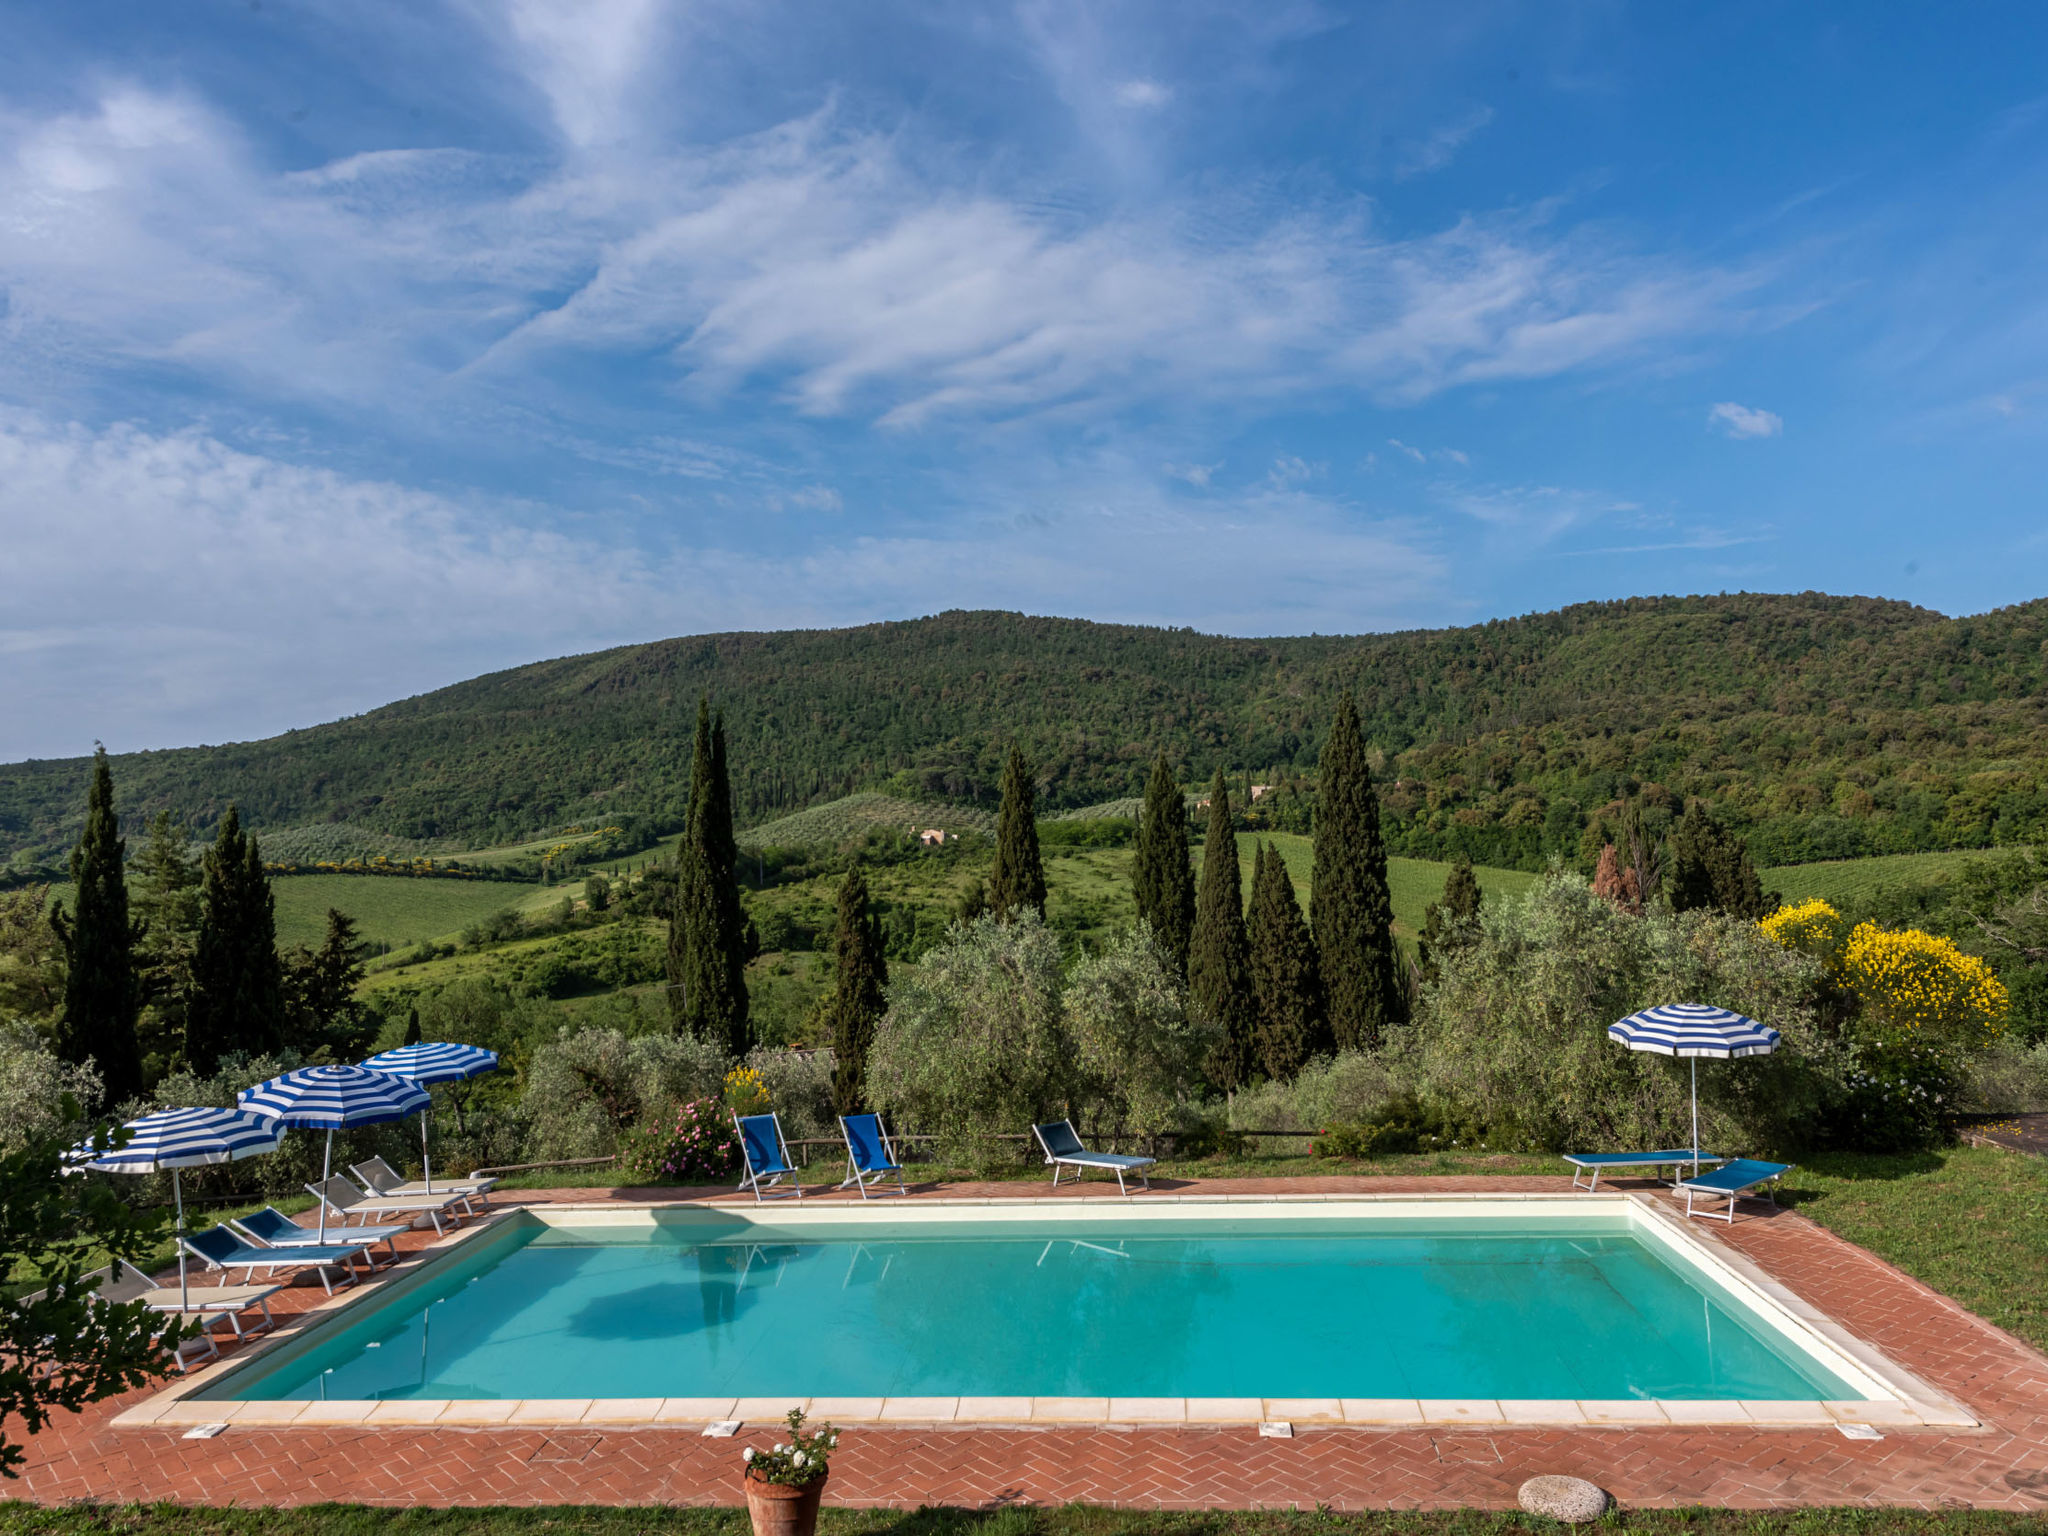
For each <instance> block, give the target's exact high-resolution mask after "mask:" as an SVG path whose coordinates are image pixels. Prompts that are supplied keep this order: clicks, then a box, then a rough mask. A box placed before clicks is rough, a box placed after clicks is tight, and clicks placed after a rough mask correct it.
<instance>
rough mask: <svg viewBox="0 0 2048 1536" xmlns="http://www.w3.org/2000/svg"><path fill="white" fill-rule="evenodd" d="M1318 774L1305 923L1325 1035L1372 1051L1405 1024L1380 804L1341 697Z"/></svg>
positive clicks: (1354, 713) (1354, 716)
mask: <svg viewBox="0 0 2048 1536" xmlns="http://www.w3.org/2000/svg"><path fill="white" fill-rule="evenodd" d="M1317 767H1318V769H1319V770H1320V782H1319V783H1318V785H1317V790H1316V823H1315V826H1316V830H1315V875H1314V880H1313V883H1312V885H1311V886H1310V889H1309V920H1310V922H1311V923H1312V924H1313V925H1314V927H1315V936H1316V949H1317V951H1318V953H1320V954H1321V956H1322V962H1323V993H1324V996H1325V998H1326V1000H1327V1005H1328V1008H1329V1018H1330V1029H1331V1032H1332V1033H1333V1034H1334V1035H1335V1036H1336V1040H1337V1044H1338V1045H1339V1046H1340V1047H1344V1048H1346V1049H1362V1050H1375V1049H1377V1048H1378V1046H1379V1043H1380V1041H1381V1039H1382V1038H1383V1037H1384V1036H1385V1033H1386V1030H1387V1027H1388V1026H1389V1025H1392V1024H1398V1023H1400V1022H1401V1021H1402V1019H1403V1018H1404V1017H1405V1016H1406V1013H1407V988H1406V987H1405V986H1403V985H1402V981H1401V971H1400V966H1399V964H1398V959H1397V956H1396V954H1395V952H1394V904H1393V900H1392V898H1391V897H1390V896H1389V895H1388V892H1387V849H1386V844H1385V842H1384V841H1383V840H1382V838H1381V834H1380V804H1379V796H1378V795H1377V794H1375V793H1374V792H1373V786H1372V767H1371V765H1370V764H1368V763H1367V762H1366V760H1365V736H1364V734H1363V732H1361V731H1360V729H1359V725H1358V706H1357V705H1356V704H1355V703H1353V702H1352V699H1351V695H1349V694H1348V693H1347V694H1345V695H1344V696H1343V697H1342V698H1341V699H1339V700H1338V701H1337V718H1336V719H1335V720H1334V721H1333V722H1332V723H1331V726H1330V734H1329V737H1328V739H1327V740H1325V741H1324V743H1323V750H1322V753H1321V756H1320V758H1319V760H1318V763H1317Z"/></svg>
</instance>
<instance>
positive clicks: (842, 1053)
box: [826, 868, 889, 1115]
mask: <svg viewBox="0 0 2048 1536" xmlns="http://www.w3.org/2000/svg"><path fill="white" fill-rule="evenodd" d="M832 949H833V959H834V969H835V972H836V979H835V982H834V985H833V989H832V998H831V1001H830V1002H829V1003H828V1004H827V1005H826V1007H827V1010H828V1011H827V1015H826V1020H827V1026H828V1032H829V1036H830V1038H831V1041H832V1097H833V1099H834V1100H835V1101H836V1103H837V1104H838V1108H839V1113H840V1114H842V1115H850V1114H852V1113H853V1112H854V1111H855V1110H857V1109H860V1108H862V1107H864V1106H865V1104H866V1102H867V1093H866V1078H867V1068H868V1047H869V1046H870V1045H871V1044H873V1043H874V1038H875V1023H876V1021H877V1020H879V1019H880V1018H881V1017H882V1014H883V1012H884V1010H885V1009H886V1008H887V1007H888V998H887V997H886V996H885V995H884V992H883V989H884V988H885V987H887V986H888V985H889V961H888V958H887V957H886V956H885V955H884V953H883V945H882V922H881V918H880V917H878V916H877V915H876V914H875V913H873V912H870V911H869V910H868V882H867V879H866V877H865V876H863V875H862V874H861V872H860V870H859V869H857V868H856V869H849V870H848V871H847V872H846V878H845V879H844V880H842V881H841V882H840V883H839V923H838V927H837V928H836V929H835V930H834V932H833V941H832Z"/></svg>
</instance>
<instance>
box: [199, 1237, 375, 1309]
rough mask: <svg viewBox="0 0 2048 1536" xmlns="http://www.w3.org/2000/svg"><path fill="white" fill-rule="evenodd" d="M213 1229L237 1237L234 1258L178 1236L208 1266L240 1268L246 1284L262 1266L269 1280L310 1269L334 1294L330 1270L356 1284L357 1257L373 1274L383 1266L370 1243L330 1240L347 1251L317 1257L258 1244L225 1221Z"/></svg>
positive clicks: (229, 1269)
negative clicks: (281, 1273) (283, 1271)
mask: <svg viewBox="0 0 2048 1536" xmlns="http://www.w3.org/2000/svg"><path fill="white" fill-rule="evenodd" d="M210 1230H212V1231H216V1232H225V1233H226V1234H227V1235H228V1237H230V1238H231V1239H233V1241H234V1243H235V1246H236V1247H237V1248H238V1249H240V1250H242V1251H241V1252H239V1253H237V1254H236V1255H235V1256H234V1257H232V1258H226V1259H223V1258H218V1257H216V1256H215V1255H213V1254H210V1253H208V1252H207V1251H206V1250H205V1249H203V1248H200V1247H197V1246H195V1245H194V1244H193V1241H192V1239H191V1238H189V1237H181V1238H179V1239H178V1242H179V1243H180V1245H181V1246H183V1248H184V1250H185V1251H186V1252H187V1253H189V1254H191V1255H192V1257H193V1258H195V1259H197V1260H199V1262H200V1263H202V1264H204V1265H205V1266H206V1267H207V1268H208V1269H217V1270H219V1271H220V1272H221V1273H222V1274H224V1275H232V1274H233V1273H234V1271H236V1270H238V1269H239V1270H240V1271H241V1272H242V1281H243V1283H244V1284H248V1283H249V1282H251V1281H252V1280H253V1279H254V1278H255V1275H256V1271H257V1270H259V1269H260V1270H262V1271H263V1278H264V1279H265V1280H268V1279H269V1278H270V1277H271V1276H272V1275H274V1274H276V1273H277V1272H278V1271H279V1270H280V1269H310V1270H312V1271H313V1272H314V1273H315V1274H316V1275H318V1276H319V1277H320V1288H321V1289H322V1290H323V1291H325V1292H326V1293H327V1294H328V1295H330V1296H332V1295H333V1294H334V1282H333V1281H332V1280H330V1279H328V1278H327V1272H328V1271H329V1270H331V1269H332V1270H339V1271H340V1272H341V1274H342V1275H343V1276H344V1277H345V1279H346V1281H347V1283H348V1284H350V1285H354V1284H356V1283H357V1282H358V1280H359V1279H360V1278H361V1277H360V1276H358V1275H357V1274H356V1270H355V1261H356V1260H357V1259H358V1258H360V1259H361V1260H362V1261H363V1265H364V1268H365V1270H366V1271H367V1272H368V1273H370V1274H373V1275H374V1274H375V1273H376V1272H377V1271H378V1270H379V1269H380V1268H382V1266H381V1265H379V1264H378V1262H377V1260H376V1259H375V1257H374V1256H372V1254H371V1253H370V1249H371V1247H372V1246H373V1245H372V1244H370V1243H330V1244H329V1245H328V1246H329V1247H331V1248H338V1249H342V1250H344V1251H343V1252H342V1253H340V1254H338V1255H334V1256H329V1257H323V1258H317V1259H316V1258H311V1257H308V1256H307V1255H305V1254H294V1253H293V1252H292V1250H291V1249H289V1248H261V1249H259V1248H254V1247H252V1246H251V1244H250V1242H249V1240H248V1239H247V1238H245V1237H242V1236H241V1235H240V1234H238V1233H237V1232H236V1231H235V1230H234V1228H232V1227H229V1226H225V1225H223V1226H219V1227H214V1228H211V1229H210ZM200 1235H201V1236H204V1235H205V1234H203V1233H202V1234H200ZM395 1251H396V1250H394V1252H395ZM252 1255H253V1257H252Z"/></svg>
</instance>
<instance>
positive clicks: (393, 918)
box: [270, 875, 571, 945]
mask: <svg viewBox="0 0 2048 1536" xmlns="http://www.w3.org/2000/svg"><path fill="white" fill-rule="evenodd" d="M270 889H271V890H272V891H273V892H274V893H275V894H276V897H277V941H278V943H280V944H318V943H319V942H320V936H321V935H322V934H323V933H325V932H326V931H327V909H328V908H329V907H335V908H338V909H339V910H341V911H343V912H346V913H347V914H348V915H349V916H350V917H352V918H354V919H355V920H356V932H357V933H359V934H360V935H361V936H362V937H363V938H365V939H370V940H374V941H376V942H378V943H383V944H400V945H402V944H414V943H417V942H418V941H419V940H421V939H448V938H452V937H453V936H454V935H455V934H458V933H460V932H461V931H462V930H463V929H464V928H466V927H467V926H468V925H469V924H471V923H473V922H476V921H477V920H478V919H479V918H483V917H488V916H489V915H490V914H491V913H493V912H497V911H501V910H503V909H504V908H506V907H517V908H520V909H521V910H525V909H527V908H530V907H535V906H549V905H552V904H553V903H555V902H558V901H560V900H561V899H562V898H563V896H565V895H568V894H570V889H571V888H570V887H568V886H544V885H525V884H514V883H512V882H509V881H503V880H414V879H407V878H405V877H403V876H399V875H283V876H279V877H278V878H276V879H274V880H272V881H271V882H270Z"/></svg>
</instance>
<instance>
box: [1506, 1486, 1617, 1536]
mask: <svg viewBox="0 0 2048 1536" xmlns="http://www.w3.org/2000/svg"><path fill="white" fill-rule="evenodd" d="M1518 1497H1519V1498H1520V1500H1521V1504H1522V1508H1524V1509H1526V1510H1527V1511H1528V1512H1529V1513H1530V1514H1532V1515H1548V1516H1549V1517H1550V1518H1551V1519H1552V1520H1562V1521H1563V1522H1564V1523H1565V1524H1567V1525H1584V1524H1585V1523H1586V1522H1587V1521H1589V1520H1598V1519H1599V1518H1600V1517H1601V1516H1602V1515H1604V1514H1606V1513H1607V1493H1606V1490H1604V1489H1603V1488H1601V1487H1600V1485H1599V1484H1597V1483H1589V1482H1587V1481H1586V1480H1585V1479H1584V1478H1583V1477H1532V1478H1530V1479H1529V1481H1527V1482H1526V1483H1524V1484H1522V1488H1521V1492H1520V1494H1519V1495H1518Z"/></svg>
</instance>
